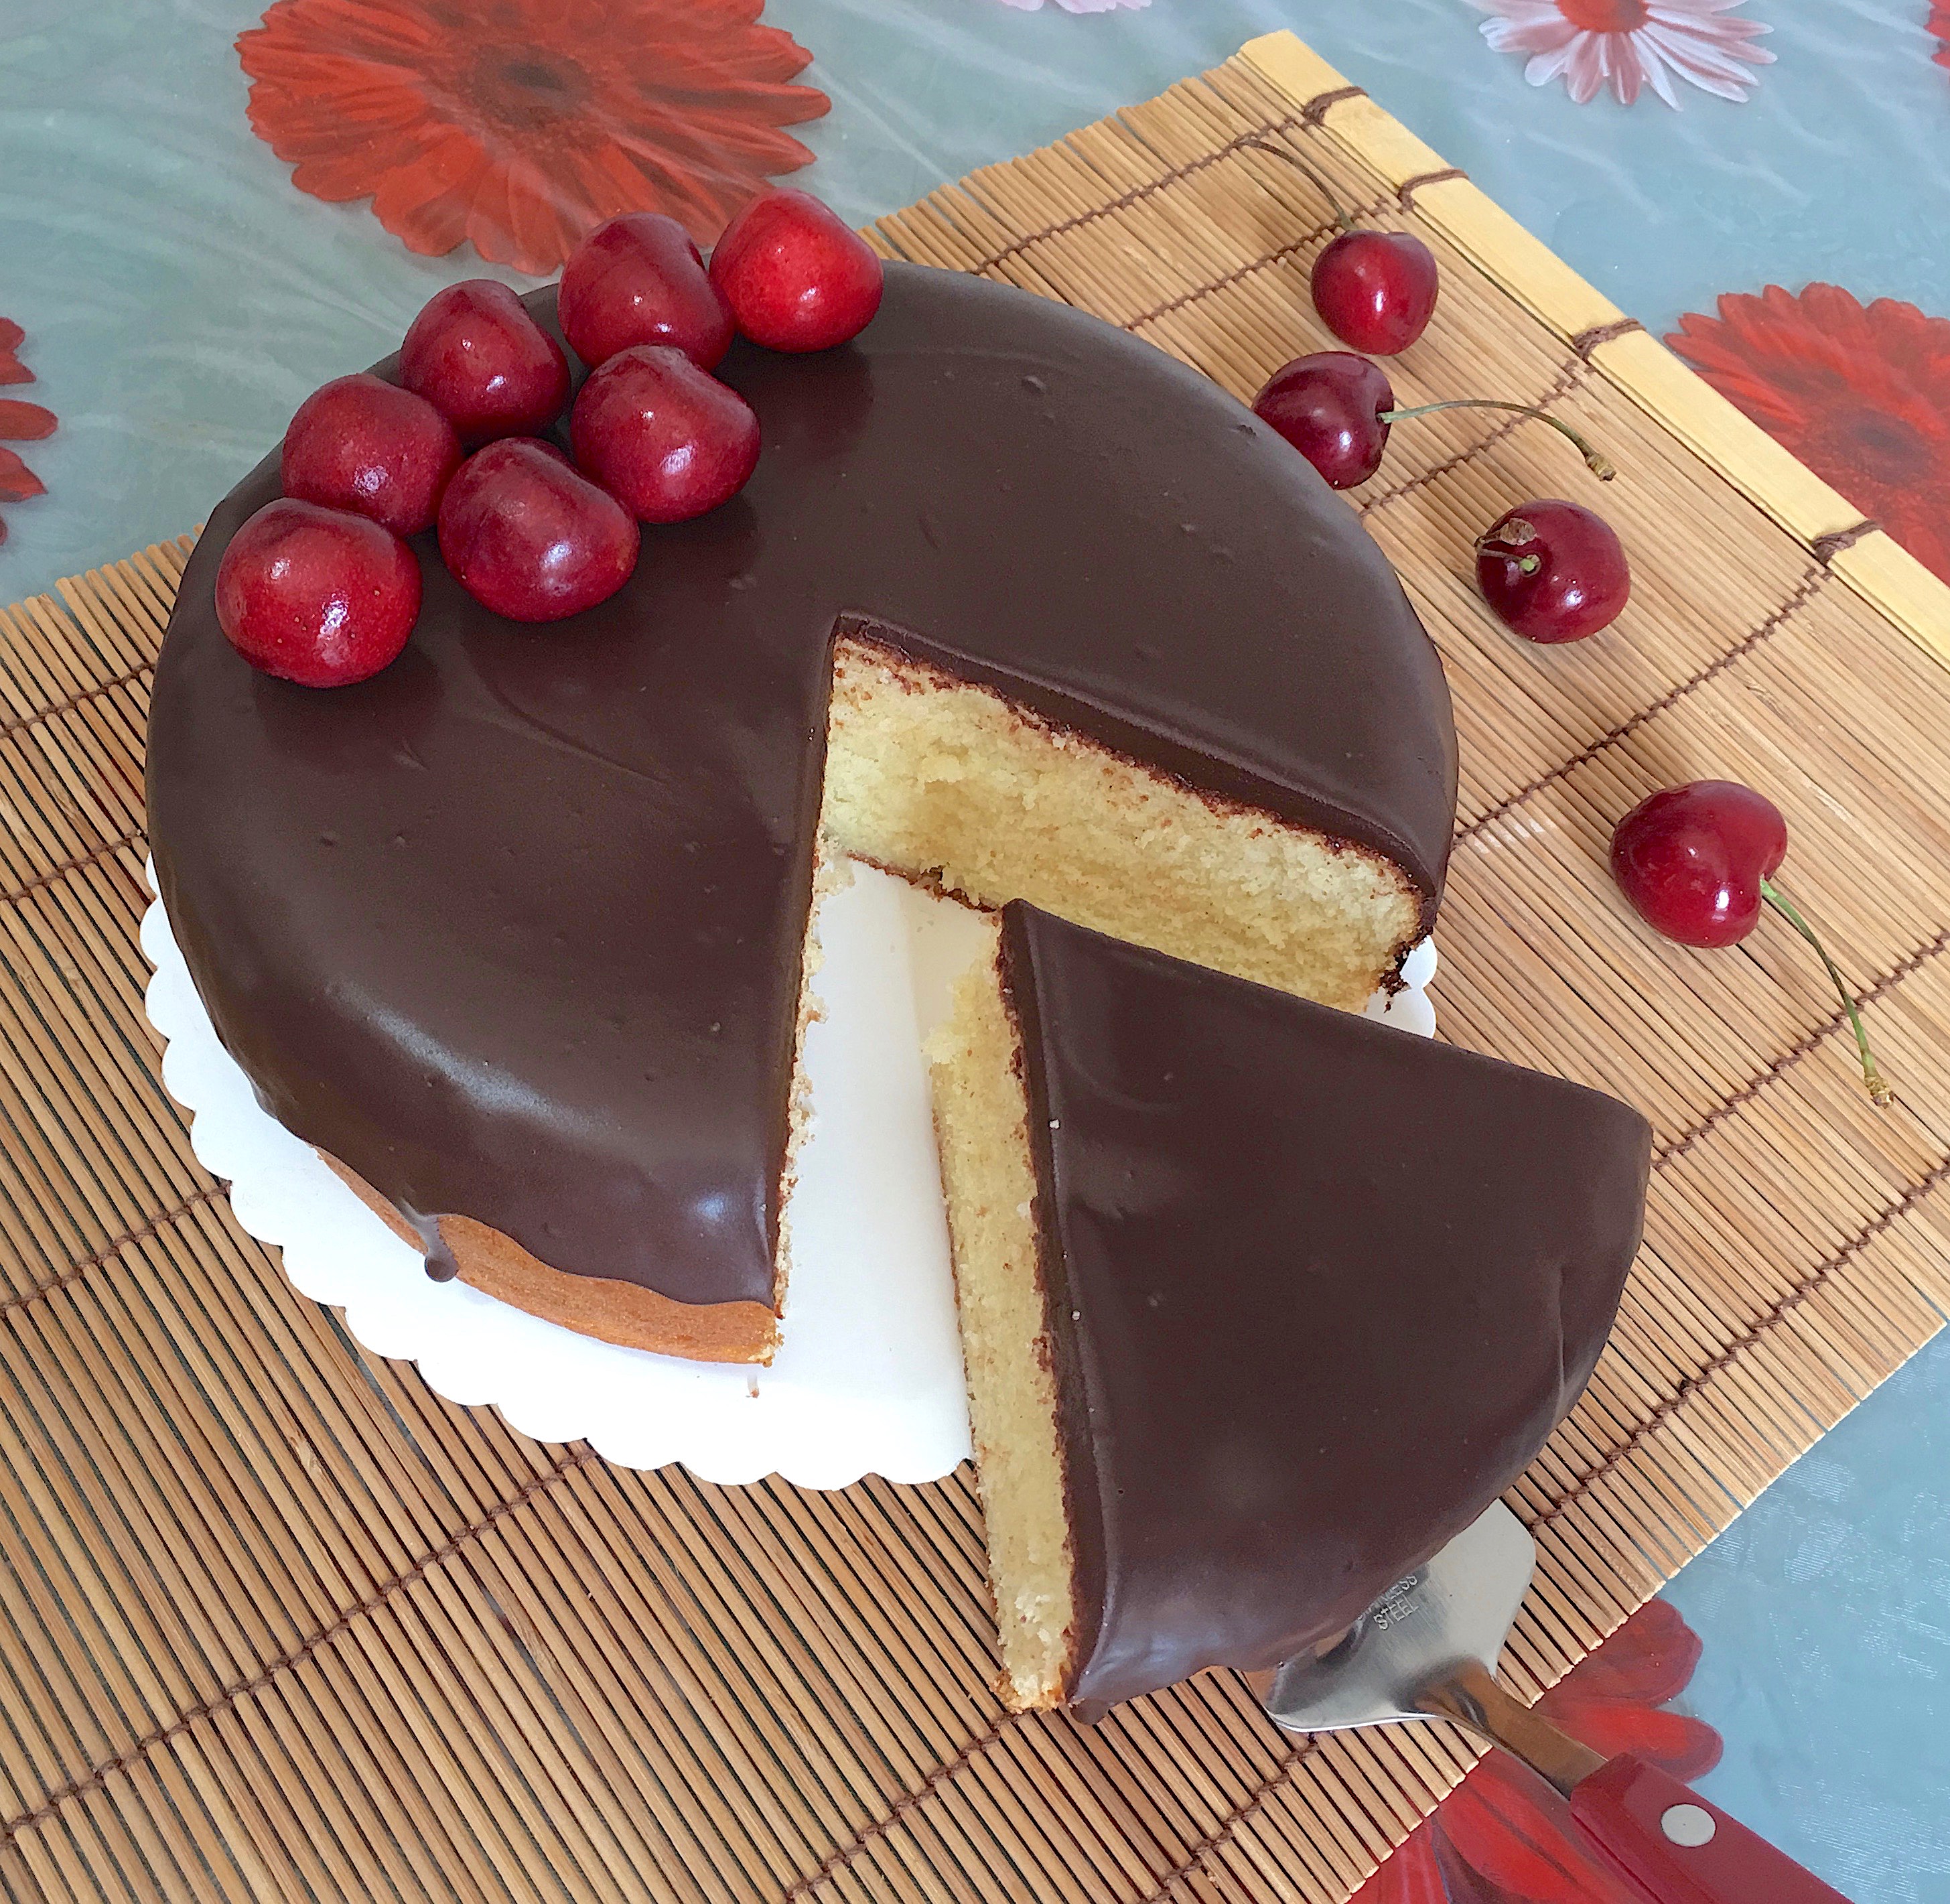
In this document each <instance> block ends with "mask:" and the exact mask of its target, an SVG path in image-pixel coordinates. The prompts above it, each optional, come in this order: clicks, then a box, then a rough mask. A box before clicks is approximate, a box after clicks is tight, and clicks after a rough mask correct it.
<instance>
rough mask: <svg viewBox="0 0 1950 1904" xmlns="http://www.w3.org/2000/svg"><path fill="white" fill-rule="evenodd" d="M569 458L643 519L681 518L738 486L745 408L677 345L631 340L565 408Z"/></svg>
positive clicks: (747, 467) (745, 451) (751, 462)
mask: <svg viewBox="0 0 1950 1904" xmlns="http://www.w3.org/2000/svg"><path fill="white" fill-rule="evenodd" d="M568 431H569V440H570V441H571V442H572V444H574V445H575V460H576V463H577V464H578V466H579V467H580V468H581V469H582V470H583V472H584V474H585V475H589V476H590V477H593V478H594V479H595V481H597V482H599V483H600V484H601V485H603V488H605V489H606V490H608V491H609V493H610V494H611V495H612V496H614V497H615V498H616V500H618V502H620V503H621V504H622V505H623V506H624V507H625V509H628V510H629V511H630V512H631V513H632V514H633V515H634V516H637V518H638V519H640V521H643V522H684V521H686V520H687V519H689V518H690V517H691V516H702V514H703V513H705V512H706V510H707V509H715V508H716V507H717V506H718V504H719V503H722V502H725V501H727V500H729V499H730V497H734V496H735V495H736V494H737V493H738V491H740V490H741V489H743V488H744V486H745V483H746V479H747V478H749V476H750V475H751V473H752V470H753V469H755V468H756V467H757V466H758V461H759V419H758V418H757V417H755V416H753V415H752V407H751V406H750V404H747V403H746V401H745V400H744V398H743V397H741V396H740V395H739V394H738V393H737V391H735V390H733V389H731V388H729V387H728V386H727V385H724V384H721V383H720V382H718V379H716V378H715V377H714V376H712V374H711V373H710V372H709V371H708V370H701V369H699V368H698V366H696V364H695V363H693V362H692V361H691V360H690V358H689V357H686V356H685V355H684V353H683V352H682V351H673V350H671V349H668V348H667V347H664V346H662V345H657V344H635V345H633V346H632V347H631V348H630V349H628V350H627V351H618V353H617V354H616V355H615V357H612V358H611V359H610V360H609V362H608V363H606V364H604V365H603V367H602V368H601V369H599V370H596V371H593V372H591V373H590V379H589V381H588V382H587V383H585V384H584V385H583V386H582V388H581V391H579V392H578V394H577V397H576V399H575V409H574V410H572V411H571V412H570V413H569V422H568Z"/></svg>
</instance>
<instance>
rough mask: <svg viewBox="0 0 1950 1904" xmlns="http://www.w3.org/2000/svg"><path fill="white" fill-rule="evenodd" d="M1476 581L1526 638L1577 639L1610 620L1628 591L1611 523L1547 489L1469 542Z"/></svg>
mask: <svg viewBox="0 0 1950 1904" xmlns="http://www.w3.org/2000/svg"><path fill="white" fill-rule="evenodd" d="M1476 581H1477V583H1478V586H1480V587H1481V589H1482V591H1483V598H1484V600H1485V601H1487V603H1489V604H1490V606H1491V607H1492V608H1493V609H1495V610H1496V612H1497V615H1498V617H1499V618H1500V619H1501V620H1502V621H1503V622H1504V623H1505V624H1506V625H1507V626H1509V628H1513V629H1514V630H1515V631H1516V632H1517V633H1518V634H1520V635H1522V637H1524V639H1525V640H1526V641H1543V642H1556V641H1581V640H1584V637H1586V636H1587V634H1596V633H1597V632H1598V631H1599V630H1600V628H1609V627H1610V626H1611V625H1612V623H1613V622H1615V621H1616V620H1617V619H1618V613H1619V611H1620V610H1621V609H1623V608H1624V605H1625V603H1626V600H1627V599H1628V597H1630V595H1631V592H1632V577H1631V569H1628V567H1627V566H1626V564H1625V551H1624V544H1622V543H1621V542H1620V541H1619V540H1618V535H1617V534H1616V532H1615V531H1614V530H1613V529H1612V525H1611V524H1610V523H1609V522H1606V520H1605V519H1604V518H1603V516H1596V515H1593V513H1592V512H1591V511H1590V509H1586V508H1585V507H1584V506H1583V505H1582V504H1581V503H1567V502H1565V501H1563V500H1561V499H1560V498H1559V497H1553V496H1547V497H1539V498H1538V499H1537V500H1535V501H1534V502H1528V503H1519V504H1518V505H1517V506H1516V507H1515V509H1510V510H1508V511H1506V513H1504V514H1503V515H1501V516H1498V517H1497V519H1496V521H1495V522H1493V523H1491V525H1490V526H1489V528H1487V529H1486V530H1485V531H1484V532H1483V535H1482V538H1481V540H1480V541H1478V543H1477V544H1476Z"/></svg>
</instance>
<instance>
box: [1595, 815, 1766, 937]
mask: <svg viewBox="0 0 1950 1904" xmlns="http://www.w3.org/2000/svg"><path fill="white" fill-rule="evenodd" d="M1786 857H1787V822H1786V821H1785V820H1784V819H1783V818H1781V814H1780V808H1779V807H1777V806H1775V805H1774V802H1773V801H1771V799H1768V797H1767V796H1766V795H1765V793H1755V791H1754V790H1753V789H1752V787H1743V786H1742V785H1741V784H1740V783H1739V782H1738V781H1730V780H1696V781H1690V782H1688V783H1687V785H1685V786H1684V787H1666V788H1665V789H1664V790H1662V792H1659V793H1654V794H1652V795H1651V796H1649V797H1648V798H1646V799H1643V800H1641V801H1640V802H1639V803H1638V805H1637V806H1635V807H1634V808H1633V809H1632V810H1631V812H1629V813H1628V814H1627V815H1625V817H1624V818H1623V819H1622V820H1621V821H1619V822H1618V828H1617V830H1616V831H1615V832H1614V833H1613V834H1612V877H1614V878H1615V879H1616V880H1618V887H1619V890H1621V892H1622V893H1624V896H1625V897H1626V898H1627V899H1630V900H1631V902H1632V904H1633V905H1634V907H1635V908H1637V911H1638V913H1639V916H1640V918H1643V920H1644V921H1645V922H1646V924H1648V925H1649V926H1651V927H1653V929H1654V930H1656V931H1659V932H1662V933H1665V936H1666V937H1667V938H1668V939H1677V940H1678V941H1679V943H1681V945H1682V946H1730V945H1733V944H1734V943H1736V942H1737V941H1738V940H1742V939H1744V938H1746V936H1747V934H1748V933H1750V932H1752V930H1753V929H1754V927H1755V924H1758V921H1759V919H1760V916H1761V905H1762V892H1761V888H1762V882H1763V881H1765V880H1766V879H1767V878H1768V876H1769V875H1770V874H1773V873H1774V872H1776V871H1779V869H1780V862H1782V861H1783V859H1786Z"/></svg>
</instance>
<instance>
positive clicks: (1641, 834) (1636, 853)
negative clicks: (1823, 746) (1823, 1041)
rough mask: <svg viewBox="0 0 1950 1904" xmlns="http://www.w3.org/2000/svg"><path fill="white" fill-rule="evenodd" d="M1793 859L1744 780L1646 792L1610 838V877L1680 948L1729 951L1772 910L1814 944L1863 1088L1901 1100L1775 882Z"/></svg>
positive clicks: (1821, 952)
mask: <svg viewBox="0 0 1950 1904" xmlns="http://www.w3.org/2000/svg"><path fill="white" fill-rule="evenodd" d="M1786 857H1787V822H1786V820H1784V819H1783V818H1782V817H1781V812H1780V808H1779V807H1777V806H1775V805H1774V802H1773V801H1771V799H1768V797H1767V796H1766V795H1765V794H1764V793H1755V791H1754V790H1753V789H1752V787H1743V786H1742V785H1741V784H1740V782H1739V781H1730V780H1696V781H1688V782H1687V784H1686V785H1685V786H1684V787H1665V788H1663V789H1662V790H1661V791H1659V793H1653V794H1649V795H1648V796H1646V798H1645V799H1643V800H1641V801H1640V802H1639V803H1638V805H1637V806H1635V807H1634V808H1633V809H1632V810H1631V812H1629V813H1628V814H1627V815H1625V817H1624V818H1623V819H1622V820H1621V821H1619V822H1618V826H1617V827H1616V828H1615V830H1614V831H1613V832H1612V877H1613V878H1615V880H1617V881H1618V888H1619V890H1620V891H1621V892H1622V893H1624V896H1625V897H1626V898H1627V899H1629V900H1630V901H1631V903H1632V905H1633V907H1634V909H1635V910H1636V911H1637V913H1638V915H1639V916H1640V918H1642V919H1643V920H1644V921H1645V922H1646V924H1648V925H1649V926H1650V927H1652V928H1653V930H1655V931H1656V932H1661V933H1664V934H1665V936H1666V937H1667V938H1668V939H1676V940H1678V941H1679V943H1681V945H1683V946H1708V947H1712V946H1730V945H1734V944H1735V943H1737V942H1738V941H1739V940H1743V939H1744V938H1746V936H1747V934H1748V933H1750V932H1752V930H1753V929H1754V927H1755V924H1758V921H1759V919H1760V916H1761V908H1762V906H1763V905H1768V906H1771V907H1772V908H1774V911H1776V912H1777V913H1779V914H1780V916H1781V917H1782V918H1783V919H1785V920H1786V921H1787V923H1788V924H1789V925H1790V927H1793V930H1795V931H1796V933H1799V935H1800V936H1801V937H1802V938H1803V939H1805V940H1807V941H1808V944H1809V945H1811V946H1813V947H1814V952H1815V956H1816V957H1817V958H1819V959H1820V960H1821V963H1822V964H1823V965H1824V966H1825V967H1826V968H1827V972H1828V976H1829V977H1830V979H1831V980H1833V983H1834V986H1835V989H1836V993H1838V994H1839V996H1840V998H1841V1000H1842V1008H1843V1011H1845V1012H1846V1014H1847V1016H1848V1020H1849V1026H1850V1027H1851V1029H1852V1030H1853V1031H1854V1033H1855V1049H1856V1052H1857V1054H1858V1056H1859V1057H1860V1058H1861V1063H1862V1082H1863V1083H1864V1086H1866V1087H1867V1091H1868V1093H1869V1095H1870V1096H1871V1098H1874V1100H1875V1102H1877V1104H1879V1105H1889V1104H1892V1103H1894V1102H1895V1093H1894V1092H1892V1091H1891V1090H1890V1089H1889V1086H1888V1085H1887V1084H1886V1083H1884V1082H1883V1078H1882V1075H1881V1074H1880V1072H1879V1071H1878V1070H1877V1068H1876V1061H1875V1056H1874V1053H1873V1052H1871V1050H1870V1049H1869V1035H1868V1033H1867V1030H1864V1027H1863V1024H1862V1014H1861V1011H1860V1010H1859V1009H1858V1007H1857V1005H1856V1004H1855V995H1854V993H1852V992H1851V991H1850V990H1849V984H1848V981H1847V980H1846V979H1844V978H1843V976H1842V974H1841V971H1840V970H1839V968H1838V967H1837V966H1836V963H1835V961H1834V960H1833V959H1832V958H1830V957H1829V956H1828V952H1827V948H1826V947H1825V946H1824V945H1823V944H1822V943H1821V940H1820V939H1819V938H1818V937H1817V936H1815V933H1814V927H1811V925H1809V924H1808V921H1806V920H1805V918H1802V915H1801V911H1800V908H1799V907H1797V906H1796V905H1795V903H1794V902H1793V900H1792V899H1790V898H1789V897H1788V896H1787V895H1786V893H1783V892H1782V890H1780V887H1778V886H1777V885H1776V884H1775V883H1774V874H1776V873H1777V872H1778V871H1780V864H1781V862H1782V861H1783V859H1786Z"/></svg>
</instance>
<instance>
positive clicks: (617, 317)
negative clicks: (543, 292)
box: [556, 211, 731, 370]
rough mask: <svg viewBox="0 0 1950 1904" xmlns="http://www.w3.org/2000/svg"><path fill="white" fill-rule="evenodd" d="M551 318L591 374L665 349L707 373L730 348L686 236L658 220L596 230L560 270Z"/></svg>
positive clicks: (716, 299) (723, 315) (726, 325)
mask: <svg viewBox="0 0 1950 1904" xmlns="http://www.w3.org/2000/svg"><path fill="white" fill-rule="evenodd" d="M556 316H558V317H559V319H561V320H562V335H564V336H565V337H566V338H568V341H569V344H570V345H571V347H572V348H573V349H574V351H575V354H576V355H577V356H578V357H580V358H581V360H583V362H584V363H586V364H588V365H589V366H590V367H591V368H592V369H593V367H594V366H596V365H597V364H600V363H608V362H609V360H610V359H611V358H612V357H614V356H615V354H616V353H617V352H618V351H627V350H628V348H629V347H631V344H669V345H671V347H673V348H674V349H676V350H679V351H683V352H684V355H685V356H687V357H692V358H694V359H695V360H696V361H697V362H698V363H700V364H702V366H704V368H705V369H707V370H709V369H712V368H713V367H714V366H715V365H716V364H717V363H718V360H719V359H721V357H723V356H724V353H725V352H726V351H728V350H730V347H731V313H730V308H729V307H728V306H727V304H725V302H724V298H723V296H722V294H721V293H720V292H719V291H718V287H717V286H716V285H715V284H713V283H712V282H711V279H710V278H709V276H708V275H707V274H706V271H705V269H704V260H703V259H702V257H700V256H699V254H698V249H697V247H696V245H693V244H692V242H690V233H689V232H687V231H686V230H685V229H684V227H683V226H681V225H680V224H679V223H678V222H677V220H675V219H674V218H666V217H665V216H664V215H663V213H662V212H656V211H633V212H626V213H624V215H623V216H622V217H621V218H612V219H611V220H609V223H607V224H605V225H599V226H597V228H596V229H595V230H594V231H593V232H590V234H589V235H588V236H587V238H584V240H583V241H582V242H581V244H580V245H578V246H577V247H576V248H575V251H573V252H572V253H571V254H570V256H569V260H568V263H566V264H565V265H564V266H562V288H561V289H560V290H559V291H558V292H557V294H556Z"/></svg>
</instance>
